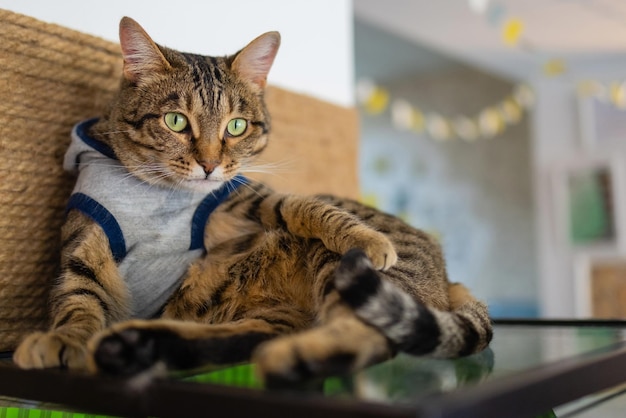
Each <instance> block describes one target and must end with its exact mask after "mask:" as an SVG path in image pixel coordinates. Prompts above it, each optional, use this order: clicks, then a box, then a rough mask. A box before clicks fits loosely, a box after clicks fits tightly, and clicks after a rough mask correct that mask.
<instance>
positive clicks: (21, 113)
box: [0, 9, 357, 351]
mask: <svg viewBox="0 0 626 418" xmlns="http://www.w3.org/2000/svg"><path fill="white" fill-rule="evenodd" d="M112 24H117V22H112ZM121 62H122V61H121V57H120V51H119V46H118V45H117V44H115V43H112V42H108V41H104V40H102V39H99V38H95V37H93V36H89V35H85V34H82V33H78V32H75V31H73V30H70V29H67V28H63V27H60V26H57V25H52V24H47V23H43V22H40V21H38V20H36V19H33V18H30V17H27V16H23V15H19V14H16V13H12V12H9V11H6V10H2V9H0V351H6V350H12V349H13V348H14V347H15V346H16V344H17V343H18V342H19V340H20V339H21V338H22V336H23V335H24V334H26V333H28V332H31V331H32V330H36V329H42V328H45V327H46V324H47V309H46V299H47V293H48V288H49V284H50V283H51V282H52V280H54V277H55V273H56V270H57V268H58V267H57V266H58V262H57V260H58V258H59V257H58V256H59V231H60V226H61V224H62V222H63V217H64V206H65V202H66V199H67V197H68V196H69V193H70V192H71V189H72V185H73V179H72V177H71V176H69V175H67V174H66V173H64V172H63V170H62V168H61V163H62V159H63V155H64V153H65V149H66V147H67V145H68V143H69V134H70V131H71V128H72V126H73V125H74V124H75V123H76V122H78V121H80V120H82V119H86V118H90V117H93V116H97V115H99V114H101V112H102V108H103V106H105V105H106V104H107V102H108V101H109V100H110V98H111V96H112V95H113V94H114V92H115V90H116V88H117V86H118V83H119V77H120V74H121ZM267 100H268V106H269V108H270V112H271V113H272V116H273V132H272V143H271V144H270V146H269V147H268V150H267V151H266V153H265V155H264V156H263V160H264V161H268V162H272V161H278V162H279V164H281V165H284V162H285V161H288V162H289V164H287V166H286V167H284V168H283V169H282V170H281V171H283V173H282V174H280V175H278V176H271V175H269V176H267V175H266V176H257V178H260V179H261V180H263V181H267V182H268V183H270V184H272V185H273V186H274V187H276V188H278V189H280V190H283V191H297V192H302V193H310V192H332V193H336V194H340V195H345V196H349V197H356V195H357V177H356V149H357V116H356V112H355V111H354V109H346V108H342V107H338V106H334V105H331V104H328V103H325V102H323V101H319V100H315V99H312V98H310V97H306V96H303V95H298V94H295V93H291V92H288V91H285V90H281V89H277V88H270V89H269V91H268V94H267ZM284 150H289V155H285V153H284ZM285 169H286V170H287V171H288V173H285V172H284V171H285Z"/></svg>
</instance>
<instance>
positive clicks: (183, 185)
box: [177, 179, 226, 193]
mask: <svg viewBox="0 0 626 418" xmlns="http://www.w3.org/2000/svg"><path fill="white" fill-rule="evenodd" d="M224 183H226V181H224V180H209V179H197V180H184V181H182V182H180V183H178V185H177V186H178V188H180V189H185V190H189V191H192V192H199V193H211V192H214V191H216V190H218V189H219V188H220V187H222V186H223V185H224Z"/></svg>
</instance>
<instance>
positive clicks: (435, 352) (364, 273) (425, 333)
mask: <svg viewBox="0 0 626 418" xmlns="http://www.w3.org/2000/svg"><path fill="white" fill-rule="evenodd" d="M381 274H384V273H381V272H379V271H377V270H375V269H374V268H373V266H372V264H371V263H370V261H369V259H368V258H367V256H366V255H365V253H364V252H363V251H361V250H357V249H354V250H350V251H348V252H347V253H346V254H345V255H344V256H343V257H342V259H341V263H340V265H339V267H338V268H337V270H336V272H335V287H336V288H337V290H338V291H339V294H340V295H341V297H342V299H343V300H344V302H346V303H347V304H348V305H350V306H351V307H352V308H353V309H354V311H355V313H356V315H357V316H358V317H359V318H361V319H362V320H363V321H364V322H366V323H368V324H370V325H372V326H374V327H376V328H378V329H379V330H380V331H381V332H382V333H383V334H384V335H385V336H386V337H387V338H388V339H389V340H390V341H391V342H392V344H393V345H394V348H395V349H397V350H399V351H402V352H406V353H409V354H414V355H420V356H422V355H423V356H429V357H435V358H454V357H459V356H466V355H470V354H473V353H477V352H480V351H481V350H483V349H485V348H486V347H487V345H488V344H489V342H490V341H491V338H492V335H493V333H492V326H491V321H490V319H489V313H488V310H487V306H486V305H485V304H484V303H482V302H480V301H478V300H476V299H475V298H474V297H473V296H472V295H471V294H470V293H469V291H468V290H467V289H466V288H465V287H464V286H463V285H461V284H450V285H449V293H450V300H451V310H450V311H442V310H437V309H432V308H428V307H426V306H424V305H422V304H421V303H419V302H417V301H415V300H414V299H413V298H412V297H411V296H410V295H409V294H407V293H406V292H405V291H403V290H402V289H400V288H399V287H397V286H396V285H394V284H393V283H391V282H390V281H388V280H385V279H384V278H382V277H381Z"/></svg>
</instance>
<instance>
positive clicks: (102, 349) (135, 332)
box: [88, 326, 158, 376]
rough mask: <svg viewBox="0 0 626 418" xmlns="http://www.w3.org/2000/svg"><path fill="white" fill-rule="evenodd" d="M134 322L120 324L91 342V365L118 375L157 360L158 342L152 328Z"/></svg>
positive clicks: (91, 367)
mask: <svg viewBox="0 0 626 418" xmlns="http://www.w3.org/2000/svg"><path fill="white" fill-rule="evenodd" d="M142 331H143V330H142V329H141V328H138V327H133V326H117V327H114V328H111V329H108V330H105V331H103V332H101V333H100V334H98V335H96V336H95V337H94V338H93V339H92V340H91V341H90V342H89V351H90V354H91V355H90V357H89V364H88V366H89V369H90V370H91V371H92V372H97V373H105V374H109V375H115V376H132V375H135V374H137V373H140V372H142V371H145V370H147V369H149V368H151V367H152V366H153V365H154V364H155V363H156V362H157V361H158V356H157V342H156V339H155V338H154V336H153V335H152V334H151V333H150V332H142Z"/></svg>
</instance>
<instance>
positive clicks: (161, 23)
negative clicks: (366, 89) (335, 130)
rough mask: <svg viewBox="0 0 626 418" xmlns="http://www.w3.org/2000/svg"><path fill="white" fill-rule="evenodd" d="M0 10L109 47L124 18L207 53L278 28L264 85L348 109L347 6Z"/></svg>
mask: <svg viewBox="0 0 626 418" xmlns="http://www.w3.org/2000/svg"><path fill="white" fill-rule="evenodd" d="M0 8H4V9H7V10H12V11H15V12H18V13H23V14H26V15H29V16H33V17H36V18H38V19H40V20H44V21H47V22H52V23H57V24H60V25H63V26H67V27H70V28H73V29H77V30H80V31H82V32H86V33H90V34H93V35H97V36H100V37H103V38H105V39H108V40H112V41H116V42H117V41H118V35H117V33H118V22H119V20H120V18H121V17H122V16H125V15H127V16H130V17H132V18H134V19H135V20H137V21H138V22H139V23H140V24H141V25H142V26H143V27H144V29H146V31H147V32H148V33H149V34H150V35H151V36H152V38H153V39H154V40H155V41H156V42H157V43H160V44H162V45H165V46H168V47H172V48H176V49H181V50H183V51H186V52H195V53H200V54H208V55H224V54H230V53H233V52H236V51H237V50H239V49H240V48H242V47H243V46H245V45H246V44H247V43H248V42H249V41H251V40H252V39H254V38H255V37H256V36H258V35H260V34H261V33H263V32H267V31H270V30H278V31H280V32H281V35H282V45H281V50H280V52H279V54H278V57H277V59H276V61H275V63H274V67H273V69H272V71H271V73H270V77H269V82H270V83H272V84H275V85H278V86H281V87H285V88H288V89H291V90H294V91H298V92H302V93H305V94H309V95H312V96H314V97H318V98H321V99H324V100H329V101H331V102H334V103H337V104H340V105H344V106H351V105H353V97H354V95H353V85H354V83H353V67H354V64H353V40H352V37H353V35H352V22H353V16H352V0H316V1H315V2H304V1H290V0H263V1H257V0H229V1H217V0H210V1H203V2H200V1H194V0H176V1H162V0H133V1H129V0H106V1H100V2H92V1H84V0H55V1H50V0H22V1H15V0H0Z"/></svg>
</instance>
